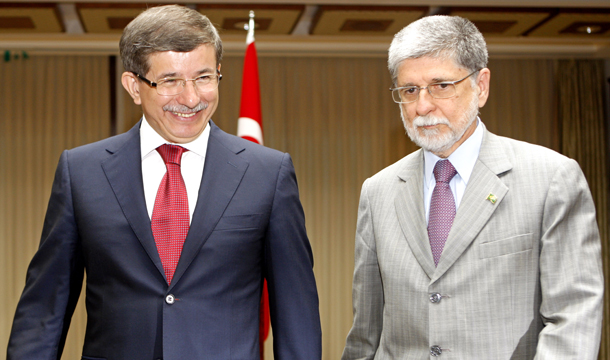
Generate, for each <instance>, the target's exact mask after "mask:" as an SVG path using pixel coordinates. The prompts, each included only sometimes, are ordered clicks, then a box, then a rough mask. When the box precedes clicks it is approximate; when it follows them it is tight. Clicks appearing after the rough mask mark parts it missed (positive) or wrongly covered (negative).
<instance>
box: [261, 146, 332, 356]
mask: <svg viewBox="0 0 610 360" xmlns="http://www.w3.org/2000/svg"><path fill="white" fill-rule="evenodd" d="M265 277H266V279H267V284H268V290H269V309H270V316H271V327H272V329H273V351H274V356H275V359H277V360H315V359H321V357H322V331H321V326H320V314H319V310H318V292H317V289H316V281H315V278H314V273H313V255H312V251H311V247H310V244H309V239H308V238H307V232H306V230H305V215H304V213H303V208H302V206H301V202H300V200H299V192H298V187H297V181H296V175H295V172H294V167H293V165H292V160H291V159H290V155H288V154H284V157H283V159H282V163H281V165H280V169H279V173H278V177H277V182H276V188H275V195H274V199H273V205H272V209H271V215H270V218H269V225H268V230H267V234H266V243H265Z"/></svg>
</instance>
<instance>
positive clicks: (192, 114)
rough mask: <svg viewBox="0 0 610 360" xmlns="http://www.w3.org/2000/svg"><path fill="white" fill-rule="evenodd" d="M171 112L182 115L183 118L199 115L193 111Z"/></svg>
mask: <svg viewBox="0 0 610 360" xmlns="http://www.w3.org/2000/svg"><path fill="white" fill-rule="evenodd" d="M171 113H172V114H174V115H176V116H179V117H182V118H190V117H193V116H195V115H197V112H193V113H179V112H174V111H172V112H171Z"/></svg>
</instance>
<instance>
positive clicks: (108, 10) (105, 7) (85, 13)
mask: <svg viewBox="0 0 610 360" xmlns="http://www.w3.org/2000/svg"><path fill="white" fill-rule="evenodd" d="M76 8H77V9H78V14H79V16H80V18H81V21H82V24H83V28H84V29H85V32H87V33H93V34H108V33H116V34H120V33H122V32H123V29H124V28H125V26H127V24H129V22H130V21H131V20H133V19H134V18H135V17H136V16H138V15H139V14H140V13H141V12H142V11H144V10H146V4H96V3H79V4H77V5H76Z"/></svg>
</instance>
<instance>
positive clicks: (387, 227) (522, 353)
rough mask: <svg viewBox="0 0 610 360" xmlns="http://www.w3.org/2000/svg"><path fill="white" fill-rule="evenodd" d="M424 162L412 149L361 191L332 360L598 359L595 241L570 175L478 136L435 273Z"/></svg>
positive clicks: (588, 207) (584, 191) (550, 157)
mask: <svg viewBox="0 0 610 360" xmlns="http://www.w3.org/2000/svg"><path fill="white" fill-rule="evenodd" d="M423 163H424V159H423V152H422V150H418V151H416V152H414V153H412V154H410V155H408V156H406V157H405V158H403V159H402V160H400V161H398V162H397V163H395V164H393V165H391V166H389V167H387V168H386V169H384V170H382V171H381V172H379V173H378V174H376V175H375V176H373V177H371V178H369V179H367V180H366V181H365V183H364V185H363V187H362V194H361V198H360V206H359V212H358V227H357V232H356V255H355V256H356V257H355V270H354V285H353V305H354V323H353V327H352V329H351V331H350V332H349V335H348V337H347V344H346V347H345V350H344V352H343V357H342V359H343V360H348V359H401V360H406V359H428V358H430V355H431V348H432V347H433V346H438V347H439V348H440V349H442V354H441V355H440V357H439V359H443V360H448V359H460V360H472V359H494V360H501V359H550V360H551V359H552V360H560V359H578V360H586V359H596V358H597V353H598V349H599V341H600V334H601V320H602V298H603V275H602V266H601V259H600V239H599V233H598V229H597V223H596V220H595V208H594V205H593V201H592V198H591V195H590V192H589V188H588V186H587V182H586V180H585V178H584V176H583V173H582V171H581V170H580V168H579V166H578V164H577V163H576V162H575V161H574V160H571V159H568V158H566V157H565V156H563V155H560V154H558V153H556V152H554V151H551V150H549V149H546V148H543V147H540V146H536V145H531V144H527V143H524V142H520V141H516V140H512V139H508V138H503V137H499V136H496V135H494V134H492V133H490V132H488V131H487V130H485V135H484V138H483V143H482V146H481V151H480V154H479V159H478V160H477V162H476V164H475V166H474V169H473V172H472V175H471V177H470V180H469V182H468V185H467V187H466V190H465V193H464V196H463V198H462V201H461V203H460V206H459V208H458V209H457V213H456V217H455V220H454V223H453V226H452V228H451V232H450V233H449V236H448V239H447V242H446V245H445V248H444V250H443V253H442V256H441V259H440V262H439V264H438V267H436V268H435V266H434V262H433V260H432V252H431V250H430V244H429V241H428V234H427V230H426V220H425V214H424V200H423ZM490 194H492V195H493V196H495V198H496V201H495V202H492V201H490V200H489V199H488V197H489V195H490ZM493 196H492V197H493Z"/></svg>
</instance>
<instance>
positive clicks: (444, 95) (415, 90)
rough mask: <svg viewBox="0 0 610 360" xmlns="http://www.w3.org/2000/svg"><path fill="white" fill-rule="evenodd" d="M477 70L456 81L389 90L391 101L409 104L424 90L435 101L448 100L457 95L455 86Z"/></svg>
mask: <svg viewBox="0 0 610 360" xmlns="http://www.w3.org/2000/svg"><path fill="white" fill-rule="evenodd" d="M480 70H481V69H479V70H476V71H473V72H472V73H470V74H468V75H467V76H466V77H465V78H463V79H460V80H456V81H444V82H439V83H434V84H429V85H428V86H424V87H419V86H403V87H397V88H390V91H392V99H393V100H394V102H396V103H398V104H409V103H412V102H414V101H417V99H419V93H420V91H422V90H424V89H428V93H429V94H430V96H432V97H433V98H435V99H448V98H451V97H454V96H455V95H457V92H456V90H455V84H459V83H461V82H462V81H464V80H466V79H468V78H469V77H471V76H472V75H474V74H475V73H477V72H478V71H480Z"/></svg>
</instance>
